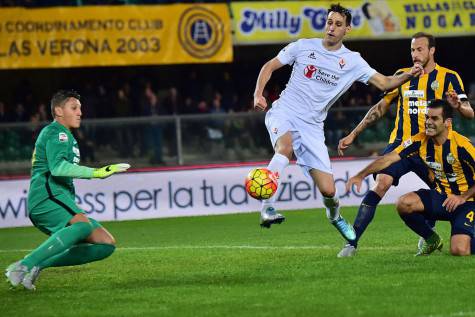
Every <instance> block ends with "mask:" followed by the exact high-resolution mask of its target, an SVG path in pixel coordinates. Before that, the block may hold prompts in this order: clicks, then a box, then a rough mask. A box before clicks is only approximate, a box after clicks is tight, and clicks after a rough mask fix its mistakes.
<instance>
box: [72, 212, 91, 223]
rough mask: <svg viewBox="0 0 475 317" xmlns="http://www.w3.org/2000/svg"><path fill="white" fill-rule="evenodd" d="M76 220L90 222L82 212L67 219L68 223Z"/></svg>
mask: <svg viewBox="0 0 475 317" xmlns="http://www.w3.org/2000/svg"><path fill="white" fill-rule="evenodd" d="M76 222H90V221H89V219H88V218H87V216H86V215H85V214H83V213H80V214H76V215H74V216H73V218H71V220H70V221H69V223H70V224H73V223H76Z"/></svg>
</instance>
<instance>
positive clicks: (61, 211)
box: [29, 194, 102, 235]
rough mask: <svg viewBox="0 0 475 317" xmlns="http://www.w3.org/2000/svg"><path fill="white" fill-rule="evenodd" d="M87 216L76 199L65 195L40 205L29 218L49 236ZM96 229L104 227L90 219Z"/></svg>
mask: <svg viewBox="0 0 475 317" xmlns="http://www.w3.org/2000/svg"><path fill="white" fill-rule="evenodd" d="M79 213H83V214H85V212H84V210H82V209H81V208H79V206H78V205H76V202H75V201H74V199H73V198H72V197H71V196H69V195H65V194H60V195H58V196H55V197H52V198H48V199H46V200H45V201H43V202H41V203H39V204H38V205H36V206H35V207H33V208H32V209H31V210H30V211H29V217H30V220H31V222H32V223H33V225H34V226H35V227H36V228H38V229H40V230H41V231H42V232H44V233H46V234H47V235H51V234H53V233H55V232H56V231H58V230H61V229H63V228H64V227H66V226H68V225H69V221H71V219H72V218H73V217H74V216H75V215H77V214H79ZM89 221H90V222H91V224H92V226H93V228H94V229H97V228H100V227H102V225H101V224H100V223H99V222H98V221H96V220H94V219H92V218H89Z"/></svg>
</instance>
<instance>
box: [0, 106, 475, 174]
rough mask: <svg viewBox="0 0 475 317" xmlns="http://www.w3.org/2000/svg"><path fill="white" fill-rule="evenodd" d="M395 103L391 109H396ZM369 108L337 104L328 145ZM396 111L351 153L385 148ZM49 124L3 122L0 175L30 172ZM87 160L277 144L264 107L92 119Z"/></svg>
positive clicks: (259, 157)
mask: <svg viewBox="0 0 475 317" xmlns="http://www.w3.org/2000/svg"><path fill="white" fill-rule="evenodd" d="M394 109H395V107H393V108H392V109H391V110H394ZM367 110H368V108H367V107H351V108H333V109H331V110H330V112H329V114H328V117H327V120H326V122H325V136H326V144H327V146H328V149H329V151H330V155H331V156H336V155H337V153H336V147H337V145H338V140H339V139H340V138H341V137H343V136H345V135H346V134H347V133H349V132H350V131H351V130H352V129H353V128H354V126H355V125H356V124H357V123H358V122H359V121H360V120H361V119H362V118H363V117H364V115H365V114H366V111H367ZM393 122H394V117H393V116H392V115H391V114H388V115H387V116H385V117H384V118H383V119H382V120H380V121H379V122H378V123H376V124H375V125H373V126H371V127H369V128H368V129H367V130H366V131H364V132H363V133H362V134H361V135H360V136H359V137H358V139H357V141H356V142H355V144H354V145H353V146H352V147H351V148H350V149H349V150H348V151H347V152H346V155H347V156H358V157H367V156H371V155H375V154H377V153H379V151H381V150H382V149H383V148H384V147H385V146H386V145H387V142H388V139H389V134H390V133H391V130H392V127H393V125H394V123H393ZM45 124H47V123H42V124H33V123H2V124H0V179H1V178H2V176H6V175H26V174H29V172H30V167H31V162H30V160H31V154H32V152H33V147H34V142H35V139H36V137H37V135H38V133H39V131H40V130H41V128H42V127H43V126H44V125H45ZM454 129H455V130H456V131H459V132H461V133H462V134H464V135H467V136H475V125H473V124H472V122H471V121H470V120H461V119H459V118H456V119H455V120H454ZM74 133H75V136H76V139H77V141H78V143H79V148H80V150H81V164H84V165H89V166H95V167H97V166H103V165H107V164H111V163H120V162H128V163H130V164H131V165H132V166H133V167H135V168H143V167H157V166H164V165H165V166H176V165H196V164H209V163H237V162H255V161H264V160H268V159H269V158H270V157H271V156H272V153H273V151H272V147H271V144H270V142H269V136H268V133H267V130H266V128H265V125H264V114H263V113H258V112H242V113H220V114H200V115H180V116H151V117H139V118H115V119H86V120H83V122H82V125H81V129H79V130H77V131H75V132H74Z"/></svg>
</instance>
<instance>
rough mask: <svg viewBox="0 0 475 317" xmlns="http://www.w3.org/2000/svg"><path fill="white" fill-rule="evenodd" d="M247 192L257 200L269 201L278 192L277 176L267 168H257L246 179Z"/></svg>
mask: <svg viewBox="0 0 475 317" xmlns="http://www.w3.org/2000/svg"><path fill="white" fill-rule="evenodd" d="M246 191H247V193H248V194H249V195H250V196H251V197H252V198H255V199H258V200H262V199H269V198H271V197H272V195H274V194H275V192H276V191H277V176H276V175H275V174H274V173H272V172H271V171H269V170H268V169H267V168H255V169H253V170H252V171H250V172H249V174H248V175H247V177H246Z"/></svg>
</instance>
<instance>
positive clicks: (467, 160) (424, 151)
mask: <svg viewBox="0 0 475 317" xmlns="http://www.w3.org/2000/svg"><path fill="white" fill-rule="evenodd" d="M394 151H396V153H398V154H399V155H400V156H401V157H402V158H403V157H407V156H411V155H419V156H420V158H421V159H422V160H423V161H424V163H425V164H426V165H427V167H428V168H429V169H430V170H431V171H432V172H433V174H434V181H435V183H436V189H437V191H438V192H439V193H441V194H445V195H448V194H455V195H460V194H462V193H464V192H466V191H467V190H468V189H469V188H470V187H472V186H473V185H475V179H474V176H475V147H474V146H473V145H472V143H470V140H469V139H468V138H466V137H464V136H463V135H461V134H459V133H457V132H455V131H453V130H449V134H448V139H447V141H445V142H444V144H442V145H437V144H435V143H434V141H433V140H432V139H431V138H430V137H428V136H427V135H426V134H425V132H421V133H418V134H416V135H415V136H413V137H411V138H409V139H407V140H406V141H404V142H402V144H401V145H399V146H398V147H397V148H395V149H394ZM470 200H473V198H472V199H470Z"/></svg>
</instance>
